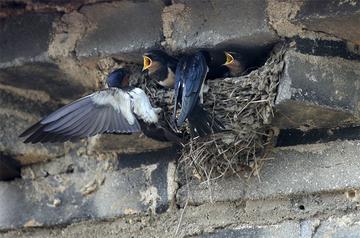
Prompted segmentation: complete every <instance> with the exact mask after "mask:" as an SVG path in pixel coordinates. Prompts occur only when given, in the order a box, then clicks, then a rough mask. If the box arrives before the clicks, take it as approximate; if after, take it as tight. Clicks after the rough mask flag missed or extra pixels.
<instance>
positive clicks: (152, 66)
mask: <svg viewBox="0 0 360 238" xmlns="http://www.w3.org/2000/svg"><path fill="white" fill-rule="evenodd" d="M143 61H144V62H143V69H142V70H143V72H145V73H147V75H148V76H149V77H150V78H151V79H152V80H154V81H155V82H157V83H158V84H159V85H161V86H163V87H165V88H174V85H175V71H176V65H177V63H178V60H177V59H176V58H174V57H172V56H170V55H168V54H167V53H166V52H164V51H162V50H150V51H147V52H146V53H145V54H144V55H143Z"/></svg>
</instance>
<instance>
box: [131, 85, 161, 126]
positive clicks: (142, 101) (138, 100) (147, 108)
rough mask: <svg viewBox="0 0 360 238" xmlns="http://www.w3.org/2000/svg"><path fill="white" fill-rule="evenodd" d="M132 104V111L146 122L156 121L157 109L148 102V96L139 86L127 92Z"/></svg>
mask: <svg viewBox="0 0 360 238" xmlns="http://www.w3.org/2000/svg"><path fill="white" fill-rule="evenodd" d="M129 94H130V96H131V100H132V105H133V112H134V113H135V114H136V115H137V116H138V117H139V118H140V119H142V120H143V121H144V122H146V123H157V122H158V115H157V113H156V112H157V109H156V108H153V107H152V106H151V104H150V101H149V98H148V97H147V96H146V94H145V92H144V91H143V90H141V89H140V88H134V89H133V90H131V91H130V92H129Z"/></svg>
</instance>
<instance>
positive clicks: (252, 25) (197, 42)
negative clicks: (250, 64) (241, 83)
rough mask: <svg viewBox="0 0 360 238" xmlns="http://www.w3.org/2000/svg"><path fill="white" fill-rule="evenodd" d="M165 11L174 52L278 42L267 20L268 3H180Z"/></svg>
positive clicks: (181, 0)
mask: <svg viewBox="0 0 360 238" xmlns="http://www.w3.org/2000/svg"><path fill="white" fill-rule="evenodd" d="M175 3H177V4H175V5H172V6H169V7H166V8H165V9H164V12H163V22H164V26H163V29H164V36H165V40H166V43H167V44H168V46H169V47H170V48H171V49H172V50H176V51H177V50H183V49H189V48H190V49H191V48H198V47H212V46H217V45H219V44H225V45H229V44H231V45H234V44H236V45H237V46H244V47H248V46H257V47H259V46H264V45H267V44H270V43H273V42H275V41H276V40H277V36H276V35H275V33H274V32H273V31H272V30H271V29H270V28H269V26H268V25H267V20H266V13H265V9H266V2H265V0H256V1H246V0H241V1H232V0H225V1H224V0H216V1H211V2H209V1H189V0H176V1H175Z"/></svg>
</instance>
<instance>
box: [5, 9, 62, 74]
mask: <svg viewBox="0 0 360 238" xmlns="http://www.w3.org/2000/svg"><path fill="white" fill-rule="evenodd" d="M58 17H59V15H58V14H56V13H49V14H47V13H27V14H24V15H20V16H13V17H8V18H1V19H0V52H1V54H0V67H1V68H2V67H3V66H6V65H7V63H9V62H15V63H20V62H28V61H47V58H48V54H47V50H48V47H49V43H50V40H51V36H52V24H53V22H54V21H55V20H56V19H57V18H58Z"/></svg>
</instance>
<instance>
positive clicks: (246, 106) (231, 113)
mask: <svg viewBox="0 0 360 238" xmlns="http://www.w3.org/2000/svg"><path fill="white" fill-rule="evenodd" d="M285 51H286V47H285V46H284V45H277V46H276V47H274V49H273V51H272V53H271V55H270V57H269V58H268V60H267V61H266V63H265V64H264V65H263V66H262V67H260V68H258V69H256V70H253V71H252V72H251V73H249V74H248V75H245V76H241V77H235V78H225V79H216V80H209V81H208V86H209V90H208V92H206V93H205V94H204V107H205V108H206V109H207V110H208V111H209V112H211V113H213V115H214V116H215V117H216V118H217V119H219V121H221V122H222V123H223V124H224V125H225V127H226V129H227V130H226V131H225V132H222V133H217V134H213V135H211V136H208V137H202V138H200V137H197V138H190V137H187V138H186V139H187V141H188V142H187V143H186V144H185V145H184V146H183V149H182V152H181V157H180V160H179V166H180V168H181V170H183V171H184V170H185V171H187V172H190V174H192V175H193V176H195V177H198V178H200V179H202V180H203V179H209V178H211V179H213V178H220V177H222V176H224V175H226V174H229V173H230V174H232V173H238V172H239V171H241V170H243V169H244V168H251V167H252V169H253V172H254V170H256V166H257V158H261V157H263V156H264V155H265V154H266V152H265V151H266V150H265V149H266V148H268V146H267V145H269V144H270V142H271V139H272V136H271V133H270V130H269V127H270V126H269V124H270V122H271V118H272V115H273V110H272V108H273V105H274V101H275V97H276V93H277V86H278V83H279V78H280V76H281V73H282V71H283V67H284V61H283V56H284V53H285ZM142 85H144V86H143V88H144V89H145V91H146V93H147V94H148V95H149V97H150V98H151V100H152V102H153V103H154V104H155V105H156V106H158V107H162V108H163V110H164V111H163V115H162V117H163V118H162V121H165V122H169V121H170V117H171V113H172V109H173V91H172V90H165V89H160V90H159V88H158V87H157V86H156V85H154V82H151V81H149V82H146V83H145V84H142ZM187 131H188V130H186V129H185V131H184V132H185V134H186V132H187ZM249 165H250V166H249ZM251 165H253V166H251ZM187 174H189V173H187Z"/></svg>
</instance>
